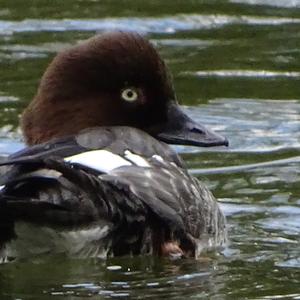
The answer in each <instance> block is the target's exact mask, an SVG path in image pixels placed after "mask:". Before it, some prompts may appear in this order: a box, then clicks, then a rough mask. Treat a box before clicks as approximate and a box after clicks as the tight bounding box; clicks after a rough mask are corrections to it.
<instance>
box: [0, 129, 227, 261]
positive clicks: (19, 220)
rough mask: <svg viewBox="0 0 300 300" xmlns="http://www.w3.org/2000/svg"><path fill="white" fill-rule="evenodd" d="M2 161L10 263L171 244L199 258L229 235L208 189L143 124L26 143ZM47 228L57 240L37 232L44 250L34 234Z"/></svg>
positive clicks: (2, 228)
mask: <svg viewBox="0 0 300 300" xmlns="http://www.w3.org/2000/svg"><path fill="white" fill-rule="evenodd" d="M1 165H2V166H3V167H4V166H6V167H8V168H9V171H8V172H7V173H6V175H5V176H3V177H2V178H1V182H0V184H1V185H2V188H1V192H0V248H1V249H2V250H1V251H2V258H3V259H5V258H6V257H11V256H12V257H17V258H18V257H23V256H26V255H32V254H42V253H44V252H45V253H47V252H65V253H68V254H71V255H79V256H80V255H84V256H103V255H104V256H105V255H125V254H147V253H153V254H161V252H162V251H163V250H162V245H163V244H164V243H166V242H169V241H175V242H176V243H177V244H178V246H179V248H180V249H181V250H182V253H183V254H184V255H185V256H197V255H198V254H199V252H200V250H201V247H202V246H207V245H208V244H209V243H211V244H212V245H214V246H216V245H220V244H222V242H223V241H224V239H225V237H226V231H225V218H224V216H223V214H222V212H221V211H220V209H219V207H218V204H217V202H216V200H215V198H214V197H213V196H212V194H211V193H210V192H209V190H208V189H207V187H205V186H204V184H202V183H201V182H200V181H198V180H197V179H196V178H194V177H192V176H190V175H189V174H188V173H187V170H186V169H185V168H184V166H183V163H182V161H181V159H180V158H179V156H178V155H177V154H176V153H175V152H174V151H173V150H172V149H171V148H170V147H169V146H168V145H166V144H164V143H162V142H159V141H157V140H156V139H154V138H152V137H151V136H150V135H148V134H147V133H145V132H142V131H140V130H138V129H134V128H129V127H118V126H116V127H98V128H92V129H88V130H84V131H81V132H80V133H79V134H77V135H74V136H69V137H66V138H62V139H56V140H53V141H51V142H48V143H44V144H40V145H37V146H32V147H29V148H26V149H24V150H22V151H20V152H18V153H16V154H14V155H12V156H10V157H9V158H8V160H7V161H5V162H3V163H1ZM32 229H33V231H32ZM38 230H40V232H42V233H41V236H42V237H44V238H45V239H47V240H48V242H46V243H45V242H44V241H43V242H40V244H39V239H38V238H35V241H34V243H36V244H37V247H36V249H35V248H34V246H33V245H32V244H31V245H30V244H26V241H25V240H26V238H28V236H29V239H30V238H32V236H33V235H32V232H35V231H38ZM27 231H28V232H30V233H29V234H28V236H27V235H26V234H25V232H27ZM34 235H36V237H37V236H38V235H39V233H37V232H36V233H34ZM204 241H205V242H204ZM60 243H61V244H60ZM27 247H29V248H27Z"/></svg>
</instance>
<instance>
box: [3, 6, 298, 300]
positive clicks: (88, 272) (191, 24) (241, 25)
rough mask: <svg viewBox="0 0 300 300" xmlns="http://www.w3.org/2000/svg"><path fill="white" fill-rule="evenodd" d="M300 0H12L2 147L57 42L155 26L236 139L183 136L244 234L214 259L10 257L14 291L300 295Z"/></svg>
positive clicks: (7, 277) (202, 112) (9, 284)
mask: <svg viewBox="0 0 300 300" xmlns="http://www.w3.org/2000/svg"><path fill="white" fill-rule="evenodd" d="M299 7H300V1H299V0H284V1H283V0H229V1H225V0H224V1H222V0H215V1H209V0H201V1H200V0H199V1H192V0H187V1H175V2H174V1H155V0H151V1H147V2H145V3H144V2H143V3H142V2H140V1H136V0H135V1H133V0H131V1H97V0H90V1H89V0H85V1H82V0H72V1H70V0H64V1H48V0H31V1H23V0H14V1H11V0H0V154H1V155H6V154H8V153H11V152H13V151H16V150H17V149H20V148H21V147H22V146H23V144H22V141H21V135H20V132H19V128H18V118H19V114H20V113H21V111H22V110H23V108H24V107H25V106H26V104H27V103H28V101H30V99H31V98H32V96H33V95H34V93H35V90H36V87H37V84H38V81H39V78H40V76H41V74H42V73H43V70H44V69H45V67H46V66H47V64H48V63H49V60H50V59H51V58H52V57H53V56H54V55H55V53H56V52H57V51H59V50H60V49H63V48H64V47H66V46H68V45H70V44H74V43H76V42H77V41H79V40H82V39H85V38H87V37H89V36H91V35H93V34H94V33H95V32H98V31H100V32H101V31H104V30H111V29H116V28H117V29H122V30H136V31H139V32H141V33H143V34H145V35H147V36H148V37H149V38H150V39H151V40H152V41H153V43H155V44H156V45H157V47H158V48H159V50H160V52H161V53H162V55H163V56H164V58H165V59H166V61H167V62H168V65H169V66H170V69H171V71H172V73H173V75H174V80H175V85H176V90H177V93H178V98H179V99H180V100H181V101H182V103H183V104H184V105H186V110H187V112H188V113H189V114H190V115H191V116H192V117H194V118H195V119H198V120H201V121H202V122H204V123H206V124H208V125H210V126H211V127H212V128H214V129H216V130H217V131H219V132H220V133H222V134H224V135H226V136H227V137H228V139H229V140H230V147H229V148H228V149H224V148H216V149H200V150H199V149H197V148H193V147H190V148H186V147H177V148H176V149H177V150H178V151H179V152H180V153H182V155H183V156H184V159H185V160H186V161H187V164H188V166H189V168H190V171H191V172H192V173H193V174H194V175H195V176H197V177H199V178H201V179H202V180H204V181H205V182H207V184H208V185H209V186H210V188H211V189H212V190H213V191H214V194H215V195H216V196H217V197H218V198H219V199H220V202H221V205H222V208H223V210H224V211H225V213H226V215H227V219H228V229H229V236H230V241H229V243H228V247H227V248H226V249H224V250H223V251H221V252H220V253H209V254H207V255H206V256H205V257H203V258H202V259H201V260H200V261H194V260H183V261H175V262H174V261H168V260H161V259H158V258H150V257H136V258H126V257H125V258H118V259H110V260H108V261H99V260H71V259H66V258H63V257H48V258H43V259H41V258H36V259H35V260H34V261H31V262H28V261H27V262H19V263H14V264H2V265H0V299H1V300H2V299H52V298H53V299H81V298H82V299H83V298H92V299H109V298H125V299H142V298H146V299H162V298H166V299H183V298H188V299H300V254H299V253H300V245H299V242H300V168H299V165H300V151H299V150H300V101H299V95H300V10H299Z"/></svg>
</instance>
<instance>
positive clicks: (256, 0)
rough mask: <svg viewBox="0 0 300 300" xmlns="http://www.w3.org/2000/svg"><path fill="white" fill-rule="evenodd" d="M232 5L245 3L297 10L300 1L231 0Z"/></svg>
mask: <svg viewBox="0 0 300 300" xmlns="http://www.w3.org/2000/svg"><path fill="white" fill-rule="evenodd" d="M229 2H231V3H243V4H250V5H267V6H275V7H287V8H296V7H300V1H299V0H284V1H283V0H230V1H229Z"/></svg>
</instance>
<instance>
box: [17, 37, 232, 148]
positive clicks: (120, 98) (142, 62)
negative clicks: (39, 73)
mask: <svg viewBox="0 0 300 300" xmlns="http://www.w3.org/2000/svg"><path fill="white" fill-rule="evenodd" d="M116 125H118V126H123V125H124V126H131V127H136V128H139V129H142V130H144V131H146V132H148V133H149V134H151V135H152V136H154V137H156V138H157V139H160V140H162V141H164V142H167V143H170V144H184V145H195V146H207V147H208V146H218V145H227V144H228V142H227V140H226V139H225V138H223V137H221V136H220V135H218V134H216V133H214V132H212V131H210V130H209V129H207V128H205V127H204V126H203V125H201V124H198V123H196V122H194V121H193V120H191V119H190V118H189V117H188V116H187V115H186V114H185V113H184V112H183V111H182V110H181V108H180V106H179V105H178V103H177V100H176V95H175V92H174V88H173V84H172V80H171V77H170V75H169V73H168V71H167V68H166V65H165V63H164V61H163V60H162V58H161V57H160V56H159V54H158V53H157V51H156V50H155V48H154V47H153V46H152V44H151V43H149V42H148V41H147V40H146V39H145V38H143V37H142V36H140V35H138V34H136V33H124V32H115V33H106V34H103V35H97V36H95V37H93V38H91V39H88V40H86V41H85V42H82V43H80V44H78V45H76V46H73V47H71V48H69V49H66V50H64V51H62V52H61V53H59V54H58V55H57V56H56V57H55V58H54V59H53V61H52V62H51V63H50V65H49V66H48V68H47V70H46V72H45V74H44V75H43V77H42V79H41V82H40V86H39V88H38V92H37V94H36V96H35V98H34V99H33V101H32V102H31V103H30V104H29V106H28V107H27V108H26V110H25V111H24V113H23V116H22V120H21V126H22V130H23V133H24V136H25V139H26V142H27V144H29V145H34V144H38V143H42V142H46V141H48V140H51V139H53V138H57V137H62V136H66V135H71V134H76V133H78V131H80V130H82V129H85V128H89V127H95V126H116Z"/></svg>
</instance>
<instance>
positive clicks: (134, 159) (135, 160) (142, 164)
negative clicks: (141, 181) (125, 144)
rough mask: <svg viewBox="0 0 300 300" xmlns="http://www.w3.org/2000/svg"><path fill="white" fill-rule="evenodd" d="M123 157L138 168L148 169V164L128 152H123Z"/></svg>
mask: <svg viewBox="0 0 300 300" xmlns="http://www.w3.org/2000/svg"><path fill="white" fill-rule="evenodd" d="M125 157H126V159H128V160H130V161H131V162H132V163H134V164H135V165H137V166H139V167H150V165H149V163H148V162H147V160H146V159H145V158H143V157H141V156H139V155H137V154H134V153H132V152H130V151H129V150H126V151H125Z"/></svg>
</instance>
